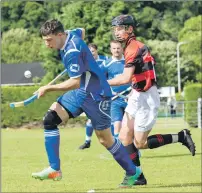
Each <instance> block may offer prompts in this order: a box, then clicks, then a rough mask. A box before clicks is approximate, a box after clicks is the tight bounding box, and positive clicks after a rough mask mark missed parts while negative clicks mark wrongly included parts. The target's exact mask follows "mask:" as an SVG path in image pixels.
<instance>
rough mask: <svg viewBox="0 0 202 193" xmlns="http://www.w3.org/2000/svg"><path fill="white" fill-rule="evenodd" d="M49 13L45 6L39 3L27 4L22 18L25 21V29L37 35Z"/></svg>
mask: <svg viewBox="0 0 202 193" xmlns="http://www.w3.org/2000/svg"><path fill="white" fill-rule="evenodd" d="M47 16H48V13H47V12H46V10H45V9H44V6H43V5H42V4H40V3H37V2H27V3H26V4H25V7H24V12H23V15H22V18H23V19H24V20H25V28H29V31H30V32H35V33H37V32H38V31H39V26H40V25H41V24H42V22H44V21H45V20H46V19H47Z"/></svg>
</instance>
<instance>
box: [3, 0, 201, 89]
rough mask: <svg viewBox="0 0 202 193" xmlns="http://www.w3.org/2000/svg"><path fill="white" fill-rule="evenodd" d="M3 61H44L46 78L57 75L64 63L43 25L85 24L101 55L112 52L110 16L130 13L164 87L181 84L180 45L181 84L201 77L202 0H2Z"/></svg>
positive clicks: (80, 25)
mask: <svg viewBox="0 0 202 193" xmlns="http://www.w3.org/2000/svg"><path fill="white" fill-rule="evenodd" d="M1 9H2V10H1V13H2V24H1V31H2V63H6V64H8V63H13V64H17V63H25V62H26V63H29V62H34V61H35V62H37V61H40V62H43V66H44V68H45V69H46V71H47V74H46V76H45V77H44V79H43V80H42V81H43V82H44V83H45V82H47V81H49V80H50V79H53V78H54V77H55V76H56V74H58V73H59V72H60V71H61V70H62V68H63V65H62V64H61V63H60V60H59V57H58V52H57V51H53V50H48V49H45V47H44V45H43V42H42V40H41V37H40V34H39V29H40V25H41V24H42V23H43V22H45V21H46V20H47V19H50V18H56V19H59V20H60V21H61V22H62V23H63V24H64V26H65V28H66V29H73V28H76V27H83V28H85V30H86V37H85V41H86V43H91V42H93V43H96V44H97V45H98V50H99V53H100V54H105V55H110V51H109V42H110V40H111V39H112V36H111V20H112V18H114V17H115V16H117V15H120V14H131V15H133V16H134V17H135V18H136V20H137V21H138V23H139V26H138V27H137V29H136V30H135V34H136V36H137V39H138V40H141V41H143V42H144V43H145V44H146V45H148V47H149V48H150V50H151V52H152V54H153V55H154V57H155V60H156V61H157V65H156V74H157V78H158V80H159V86H175V87H176V88H177V59H176V46H177V43H178V42H182V41H186V42H188V43H187V44H184V45H182V46H181V47H180V57H181V78H182V86H183V85H184V84H186V82H190V81H192V82H201V47H202V46H201V16H202V3H201V2H200V1H184V2H178V1H172V2H169V1H135V2H131V1H101V0H96V1H57V2H56V1H14V2H11V1H2V2H1Z"/></svg>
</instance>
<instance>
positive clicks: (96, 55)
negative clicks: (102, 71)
mask: <svg viewBox="0 0 202 193" xmlns="http://www.w3.org/2000/svg"><path fill="white" fill-rule="evenodd" d="M89 49H90V51H91V53H92V55H93V57H94V59H95V60H97V57H98V53H97V50H96V49H95V48H92V47H90V48H89Z"/></svg>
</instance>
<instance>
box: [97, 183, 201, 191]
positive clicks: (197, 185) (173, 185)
mask: <svg viewBox="0 0 202 193" xmlns="http://www.w3.org/2000/svg"><path fill="white" fill-rule="evenodd" d="M178 187H202V183H200V182H198V183H180V184H170V185H160V184H153V185H146V186H134V187H132V188H124V190H127V189H128V190H131V189H135V188H178ZM118 190H122V189H121V188H106V189H101V188H100V189H99V188H97V189H95V191H102V192H108V191H118ZM125 192H126V191H125Z"/></svg>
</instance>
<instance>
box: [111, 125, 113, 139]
mask: <svg viewBox="0 0 202 193" xmlns="http://www.w3.org/2000/svg"><path fill="white" fill-rule="evenodd" d="M111 133H112V135H113V136H114V125H113V124H111Z"/></svg>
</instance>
